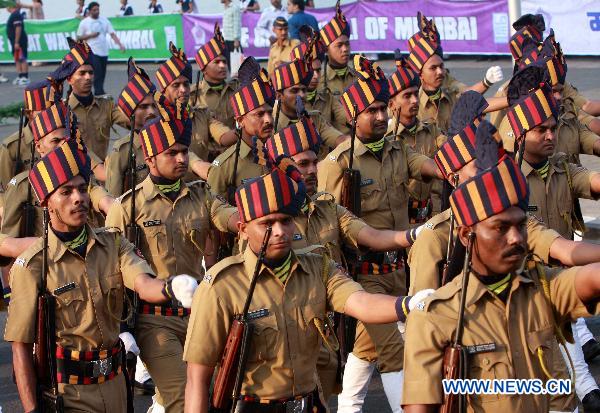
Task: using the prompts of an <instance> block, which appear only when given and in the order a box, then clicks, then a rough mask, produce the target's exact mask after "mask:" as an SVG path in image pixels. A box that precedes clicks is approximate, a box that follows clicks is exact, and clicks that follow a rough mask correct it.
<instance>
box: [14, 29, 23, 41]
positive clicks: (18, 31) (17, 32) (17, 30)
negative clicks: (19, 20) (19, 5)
mask: <svg viewBox="0 0 600 413" xmlns="http://www.w3.org/2000/svg"><path fill="white" fill-rule="evenodd" d="M22 30H23V29H21V26H17V27H15V44H19V40H21V31H22Z"/></svg>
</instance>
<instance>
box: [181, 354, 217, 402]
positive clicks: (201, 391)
mask: <svg viewBox="0 0 600 413" xmlns="http://www.w3.org/2000/svg"><path fill="white" fill-rule="evenodd" d="M213 371H214V367H208V366H203V365H201V364H197V363H188V366H187V382H186V385H185V413H192V412H193V413H207V412H208V389H209V387H210V379H211V377H212V373H213Z"/></svg>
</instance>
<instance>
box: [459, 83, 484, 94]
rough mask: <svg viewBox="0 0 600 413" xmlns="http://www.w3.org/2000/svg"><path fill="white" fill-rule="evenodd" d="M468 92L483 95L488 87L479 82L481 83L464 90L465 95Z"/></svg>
mask: <svg viewBox="0 0 600 413" xmlns="http://www.w3.org/2000/svg"><path fill="white" fill-rule="evenodd" d="M467 90H473V91H475V92H477V93H481V94H482V95H483V94H484V93H485V92H487V90H488V87H487V86H486V85H485V84H484V83H483V82H482V81H479V82H477V83H475V84H474V85H471V86H469V87H467V88H466V89H465V90H463V93H464V92H466V91H467Z"/></svg>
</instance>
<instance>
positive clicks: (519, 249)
mask: <svg viewBox="0 0 600 413" xmlns="http://www.w3.org/2000/svg"><path fill="white" fill-rule="evenodd" d="M526 252H527V250H525V247H523V246H522V245H516V246H514V247H512V248H511V249H509V250H508V251H506V252H504V253H502V258H508V257H510V256H513V255H525V253H526Z"/></svg>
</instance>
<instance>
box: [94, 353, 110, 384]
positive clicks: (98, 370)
mask: <svg viewBox="0 0 600 413" xmlns="http://www.w3.org/2000/svg"><path fill="white" fill-rule="evenodd" d="M92 363H94V369H93V373H92V374H93V375H94V378H95V379H96V378H98V377H100V376H101V375H102V376H106V375H108V373H110V372H111V370H112V359H111V358H110V357H109V358H105V359H102V360H94V361H92Z"/></svg>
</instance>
